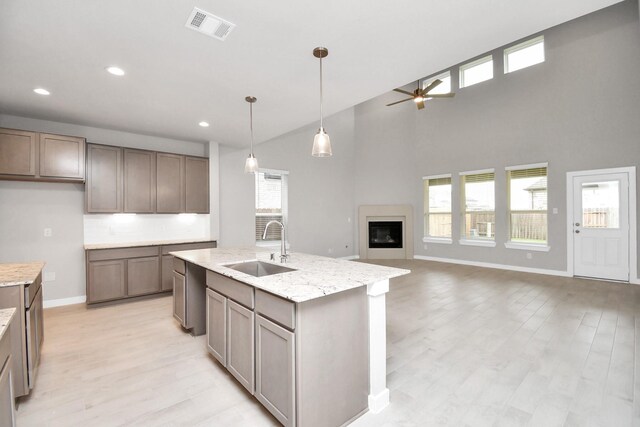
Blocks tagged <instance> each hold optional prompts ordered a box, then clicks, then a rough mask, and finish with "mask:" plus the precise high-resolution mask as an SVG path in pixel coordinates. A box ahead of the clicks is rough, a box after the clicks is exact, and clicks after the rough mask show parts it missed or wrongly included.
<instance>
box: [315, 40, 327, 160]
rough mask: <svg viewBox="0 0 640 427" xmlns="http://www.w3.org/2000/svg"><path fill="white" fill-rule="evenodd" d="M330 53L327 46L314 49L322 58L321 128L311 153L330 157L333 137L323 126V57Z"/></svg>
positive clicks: (317, 56)
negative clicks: (331, 137)
mask: <svg viewBox="0 0 640 427" xmlns="http://www.w3.org/2000/svg"><path fill="white" fill-rule="evenodd" d="M327 55H329V50H328V49H327V48H326V47H317V48H315V49H313V56H315V57H316V58H318V59H320V129H318V133H317V134H316V136H315V138H313V149H312V150H311V155H312V156H314V157H329V156H331V139H329V135H328V134H327V133H326V132H325V131H324V127H323V126H322V119H323V117H322V101H323V99H322V58H326V57H327Z"/></svg>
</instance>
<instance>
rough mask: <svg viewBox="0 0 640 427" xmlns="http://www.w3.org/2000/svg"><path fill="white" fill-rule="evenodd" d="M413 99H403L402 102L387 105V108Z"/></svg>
mask: <svg viewBox="0 0 640 427" xmlns="http://www.w3.org/2000/svg"><path fill="white" fill-rule="evenodd" d="M412 99H413V98H407V99H403V100H402V101H397V102H392V103H391V104H387V107H391V106H392V105H396V104H400V103H401V102H407V101H411V100H412Z"/></svg>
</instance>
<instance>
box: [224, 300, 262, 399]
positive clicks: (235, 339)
mask: <svg viewBox="0 0 640 427" xmlns="http://www.w3.org/2000/svg"><path fill="white" fill-rule="evenodd" d="M253 322H254V314H253V311H251V310H249V309H246V308H244V307H243V306H241V305H240V304H236V303H235V302H233V301H227V369H228V370H229V372H231V374H232V375H233V376H234V377H236V379H237V380H238V381H239V382H240V384H242V385H243V386H244V388H246V389H247V390H249V393H251V394H253V392H254V390H255V371H254V365H255V363H254V357H255V349H254V329H253V325H254V323H253Z"/></svg>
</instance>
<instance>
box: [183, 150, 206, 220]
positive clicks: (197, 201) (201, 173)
mask: <svg viewBox="0 0 640 427" xmlns="http://www.w3.org/2000/svg"><path fill="white" fill-rule="evenodd" d="M185 169H186V173H185V175H186V178H185V181H186V189H185V193H186V207H185V210H186V212H189V213H209V159H205V158H202V157H186V158H185Z"/></svg>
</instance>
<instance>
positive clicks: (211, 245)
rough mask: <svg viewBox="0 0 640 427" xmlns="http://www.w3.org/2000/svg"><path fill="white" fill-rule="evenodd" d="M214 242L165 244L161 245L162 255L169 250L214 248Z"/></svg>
mask: <svg viewBox="0 0 640 427" xmlns="http://www.w3.org/2000/svg"><path fill="white" fill-rule="evenodd" d="M215 247H216V242H213V241H211V242H198V243H181V244H178V245H166V246H163V247H162V255H166V254H168V253H169V252H178V251H192V250H194V249H209V248H215Z"/></svg>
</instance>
